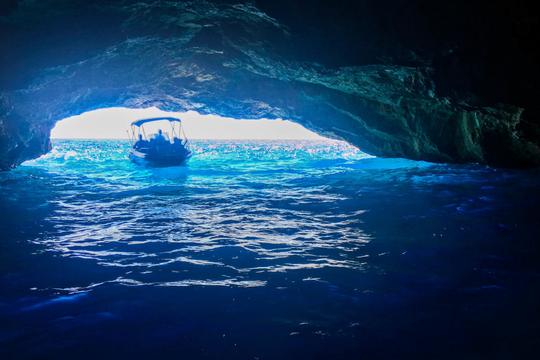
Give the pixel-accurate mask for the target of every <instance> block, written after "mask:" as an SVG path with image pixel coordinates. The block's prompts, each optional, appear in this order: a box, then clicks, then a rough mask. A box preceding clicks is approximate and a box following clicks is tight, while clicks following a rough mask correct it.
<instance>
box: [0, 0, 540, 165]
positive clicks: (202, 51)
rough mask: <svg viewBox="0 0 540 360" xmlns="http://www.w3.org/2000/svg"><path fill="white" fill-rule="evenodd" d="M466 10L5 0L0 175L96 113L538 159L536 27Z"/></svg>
mask: <svg viewBox="0 0 540 360" xmlns="http://www.w3.org/2000/svg"><path fill="white" fill-rule="evenodd" d="M480 3H481V2H479V3H478V4H475V5H468V4H465V2H463V4H462V3H461V2H459V1H458V2H457V3H453V4H452V5H448V4H446V5H441V4H438V5H437V6H435V5H433V4H431V5H430V4H429V3H428V2H424V1H412V2H402V1H393V2H389V1H382V2H380V1H379V2H375V1H360V2H348V1H344V2H340V3H338V4H333V5H332V6H331V5H329V4H325V3H324V2H319V1H315V2H304V1H299V2H294V4H293V3H292V2H284V1H274V2H270V1H258V2H249V3H237V2H229V1H215V2H208V1H195V2H171V1H168V2H165V1H137V2H134V1H93V2H91V3H87V2H82V1H81V2H79V1H41V2H22V1H21V2H17V1H13V2H11V3H9V2H8V3H7V5H4V7H3V8H2V12H1V14H0V16H1V17H0V30H1V31H0V34H1V38H0V41H1V45H2V48H3V49H5V50H6V51H3V52H2V55H1V59H0V64H1V65H2V66H1V72H0V75H1V77H0V168H2V169H8V168H11V167H13V166H16V165H18V164H19V163H21V162H22V161H24V160H27V159H30V158H34V157H37V156H39V155H41V154H43V153H45V152H47V151H48V150H49V148H50V143H49V138H48V136H49V131H50V129H51V128H52V127H53V126H54V124H55V122H56V121H58V120H60V119H62V118H65V117H67V116H71V115H76V114H80V113H82V112H85V111H89V110H93V109H97V108H103V107H111V106H126V107H136V108H141V107H149V106H157V107H159V108H161V109H164V110H174V111H187V110H195V111H198V112H199V113H202V114H218V115H222V116H230V117H236V118H247V119H257V118H262V117H266V118H286V119H291V120H294V121H296V122H299V123H301V124H303V125H304V126H306V127H307V128H309V129H312V130H315V131H317V132H319V133H321V134H323V135H326V136H329V137H333V138H339V139H344V140H346V141H348V142H350V143H352V144H354V145H356V146H358V147H360V148H361V149H362V150H363V151H366V152H368V153H371V154H373V155H377V156H391V157H405V158H410V159H419V160H420V159H421V160H428V161H435V162H479V163H487V164H490V165H494V166H534V165H538V164H539V162H540V156H539V155H540V148H539V145H538V144H539V142H540V136H539V134H540V132H539V131H538V121H537V117H536V114H537V113H538V110H537V105H536V104H535V101H534V96H532V95H531V93H530V92H531V91H532V86H533V85H532V84H533V83H534V80H535V79H537V78H538V75H537V70H536V69H534V68H533V67H532V66H530V65H532V64H534V62H535V61H536V60H537V59H538V56H537V52H536V50H535V47H534V46H532V45H531V41H533V40H534V39H532V38H533V37H534V36H535V35H533V34H534V32H533V31H532V30H534V29H536V28H537V26H538V20H537V19H536V18H535V17H533V16H531V15H529V12H528V11H527V10H528V9H526V8H520V7H518V6H517V5H516V6H515V7H513V8H510V9H507V8H505V7H504V6H503V5H498V4H497V3H495V4H493V3H491V6H490V7H489V8H488V10H483V8H482V7H481V6H480V5H481V4H480ZM482 11H483V12H482ZM478 14H481V15H483V18H482V19H483V20H482V22H478V21H477V20H475V19H476V18H475V16H476V15H478ZM490 29H491V31H490ZM503 70H504V71H503ZM524 74H527V75H528V78H526V77H525V76H524Z"/></svg>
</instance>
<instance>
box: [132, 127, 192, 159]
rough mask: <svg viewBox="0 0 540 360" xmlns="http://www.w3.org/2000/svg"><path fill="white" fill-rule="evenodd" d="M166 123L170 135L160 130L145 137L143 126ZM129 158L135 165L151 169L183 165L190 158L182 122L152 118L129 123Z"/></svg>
mask: <svg viewBox="0 0 540 360" xmlns="http://www.w3.org/2000/svg"><path fill="white" fill-rule="evenodd" d="M159 121H168V122H169V125H170V134H169V132H167V131H163V130H162V129H161V128H160V129H158V131H157V132H156V133H153V134H149V136H147V133H146V130H145V128H144V125H145V124H148V123H153V122H159ZM128 135H129V138H130V142H131V150H130V153H129V158H130V160H131V161H133V162H134V163H137V164H141V165H145V166H153V167H168V166H180V165H185V164H186V162H187V161H188V160H189V158H190V157H191V150H190V149H189V141H188V139H187V137H186V135H185V133H184V130H183V128H182V120H181V119H179V118H175V117H154V118H147V119H140V120H137V121H134V122H132V123H131V133H129V131H128Z"/></svg>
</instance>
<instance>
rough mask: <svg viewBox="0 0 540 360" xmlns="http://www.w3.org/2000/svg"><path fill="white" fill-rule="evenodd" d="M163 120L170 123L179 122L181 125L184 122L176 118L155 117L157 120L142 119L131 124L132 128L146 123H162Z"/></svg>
mask: <svg viewBox="0 0 540 360" xmlns="http://www.w3.org/2000/svg"><path fill="white" fill-rule="evenodd" d="M161 120H167V121H169V122H179V123H181V122H182V120H180V119H178V118H174V117H155V118H148V119H140V120H137V121H134V122H132V123H131V126H137V127H139V126H141V125H143V124H146V123H149V122H153V121H161Z"/></svg>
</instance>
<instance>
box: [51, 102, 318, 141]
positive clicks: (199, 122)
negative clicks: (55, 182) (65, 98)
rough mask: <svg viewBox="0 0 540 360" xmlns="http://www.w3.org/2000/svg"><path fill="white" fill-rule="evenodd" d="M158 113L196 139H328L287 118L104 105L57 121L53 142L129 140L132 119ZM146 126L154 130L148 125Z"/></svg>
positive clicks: (52, 133) (53, 131)
mask: <svg viewBox="0 0 540 360" xmlns="http://www.w3.org/2000/svg"><path fill="white" fill-rule="evenodd" d="M160 116H174V117H179V118H181V119H182V121H183V127H184V130H185V132H186V135H187V136H188V137H189V138H190V139H195V140H197V139H204V140H328V139H327V138H324V137H322V136H320V135H318V134H316V133H315V132H313V131H310V130H308V129H306V128H305V127H303V126H302V125H300V124H297V123H294V122H292V121H288V120H281V119H277V120H269V119H257V120H241V119H232V118H225V117H221V116H216V115H201V114H198V113H197V112H194V111H190V112H184V113H177V112H167V111H163V110H160V109H158V108H146V109H128V108H105V109H99V110H94V111H90V112H86V113H83V114H81V115H77V116H72V117H69V118H66V119H63V120H60V121H58V122H57V123H56V126H55V127H54V129H53V130H52V131H51V139H53V144H54V140H57V139H128V135H127V132H126V131H127V130H128V129H129V128H130V124H131V123H132V122H133V121H135V120H137V119H140V118H148V117H160ZM148 128H149V129H151V130H156V129H153V128H152V126H151V124H149V126H148Z"/></svg>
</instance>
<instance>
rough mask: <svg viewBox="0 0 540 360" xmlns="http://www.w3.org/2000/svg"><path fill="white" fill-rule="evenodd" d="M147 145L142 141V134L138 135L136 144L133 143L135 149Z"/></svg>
mask: <svg viewBox="0 0 540 360" xmlns="http://www.w3.org/2000/svg"><path fill="white" fill-rule="evenodd" d="M146 143H147V141H146V140H144V139H143V136H142V134H139V138H138V140H137V142H136V143H135V145H134V146H133V147H134V148H135V149H141V148H143V147H144V145H145V144H146Z"/></svg>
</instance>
